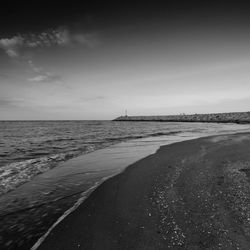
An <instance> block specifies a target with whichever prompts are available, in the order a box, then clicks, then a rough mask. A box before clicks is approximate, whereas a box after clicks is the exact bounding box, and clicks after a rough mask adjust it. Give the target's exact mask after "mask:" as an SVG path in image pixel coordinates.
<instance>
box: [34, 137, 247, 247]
mask: <svg viewBox="0 0 250 250" xmlns="http://www.w3.org/2000/svg"><path fill="white" fill-rule="evenodd" d="M245 139H246V141H245ZM230 141H233V143H232V142H231V144H230ZM202 143H203V144H204V145H203V144H202ZM223 143H224V144H225V143H229V144H230V145H231V147H233V148H235V145H236V144H237V143H238V144H239V143H241V144H246V145H248V146H249V144H250V134H249V133H238V134H232V135H219V136H210V137H204V138H198V139H194V140H188V141H184V142H181V143H174V144H170V145H167V146H162V147H160V149H159V150H158V151H157V152H156V153H155V154H153V155H150V156H147V157H146V158H143V159H141V160H139V161H138V162H135V163H134V164H132V165H130V166H128V167H127V168H126V169H125V170H124V171H123V172H122V173H120V174H118V175H115V176H114V177H112V178H110V179H108V180H107V181H105V182H104V183H102V184H101V185H99V186H98V187H97V188H96V189H95V190H94V192H92V193H91V195H90V196H89V197H88V198H87V199H86V200H85V201H84V203H82V204H81V205H80V206H79V207H78V209H76V210H75V211H74V212H73V213H71V214H69V215H68V216H67V217H66V218H65V219H64V220H63V221H62V222H61V223H60V224H58V225H57V227H55V228H54V230H52V232H51V234H49V235H48V237H47V238H46V239H45V241H44V242H43V243H42V244H41V246H40V247H38V249H54V248H56V247H59V248H60V249H75V248H77V249H117V247H118V246H119V249H127V248H126V247H125V246H130V247H131V246H132V245H131V244H132V243H133V244H135V242H134V241H133V240H132V239H130V237H128V236H129V235H130V236H131V237H132V235H133V237H134V236H135V238H137V240H138V237H139V239H141V237H142V238H143V239H144V240H146V242H147V243H146V244H149V245H150V246H151V245H152V246H154V247H155V248H150V249H164V247H166V246H168V247H169V246H171V244H172V246H174V244H173V243H176V244H177V245H176V246H178V245H179V246H185V244H187V243H185V241H184V238H182V237H181V236H180V235H179V236H180V237H179V241H178V239H177V238H178V237H177V236H176V237H177V238H176V240H177V241H176V242H171V241H170V238H168V234H166V232H165V231H166V227H165V226H166V225H165V224H164V223H161V220H163V219H164V218H163V217H164V216H165V217H166V218H167V216H166V214H165V212H166V211H164V210H166V209H165V207H166V206H167V207H170V206H171V203H170V205H169V204H166V201H167V200H169V199H172V198H171V197H168V196H169V194H168V193H167V194H165V195H166V197H163V198H162V197H161V198H159V197H160V196H157V194H156V195H153V190H152V188H153V187H155V188H156V191H155V192H156V193H157V192H158V194H159V189H162V190H161V192H160V193H161V194H162V192H163V194H164V185H163V183H162V180H158V181H155V178H156V179H157V178H158V179H161V175H162V174H163V173H164V174H165V175H168V171H169V170H168V171H167V172H166V169H164V168H163V167H162V166H160V167H159V165H161V164H165V163H166V162H167V161H169V160H168V159H166V156H164V155H165V154H166V152H167V153H168V154H169V153H170V155H172V156H171V157H172V158H173V159H171V160H170V164H171V165H172V164H173V161H180V162H179V164H180V165H181V166H182V167H180V166H179V168H178V167H175V168H171V171H170V172H171V173H172V176H168V178H169V182H170V184H171V182H172V184H171V185H170V184H169V183H168V184H169V190H168V192H170V191H171V189H172V188H173V186H174V185H176V182H178V181H180V180H179V179H180V177H181V175H182V171H184V170H183V168H184V166H185V165H186V163H185V164H184V163H183V162H182V161H183V159H186V158H187V157H186V156H188V154H189V158H190V154H191V155H192V154H194V152H193V151H192V150H193V149H192V147H196V149H197V148H198V149H199V154H200V155H196V158H197V157H198V158H204V157H205V156H204V147H205V148H206V149H207V150H208V151H209V150H210V151H211V148H213V147H215V148H217V149H218V150H222V152H224V154H226V153H227V152H225V149H224V148H223V147H224V144H223ZM246 145H245V146H246ZM191 146H192V147H191ZM209 146H210V147H209ZM211 146H213V147H211ZM201 148H203V149H202V150H203V151H202V150H201ZM241 149H242V145H241ZM223 150H224V151H223ZM212 151H213V152H212V153H213V154H216V157H219V156H218V153H217V152H216V151H215V150H212ZM232 152H233V151H232ZM232 152H231V153H232ZM240 153H241V154H242V156H243V157H245V158H247V155H246V150H245V151H244V150H243V149H242V152H240ZM206 154H207V153H205V155H206ZM180 155H181V156H182V157H181V158H180ZM184 156H185V157H184ZM183 157H184V158H183ZM216 157H215V159H216ZM229 157H230V156H229ZM191 158H192V157H191ZM198 160H199V161H200V159H198ZM198 160H197V159H195V160H194V162H192V163H193V164H196V163H197V161H198ZM210 160H211V159H210ZM171 161H172V162H171ZM150 163H151V164H153V165H155V166H156V167H155V168H152V165H150ZM159 163H160V164H159ZM191 170H192V169H191ZM196 171H198V172H199V170H198V169H196ZM207 171H208V172H209V171H210V170H209V169H207ZM209 174H211V172H209ZM152 176H154V177H152ZM142 177H143V178H142ZM191 177H192V178H194V176H191ZM220 177H221V176H220ZM224 177H225V176H224ZM224 177H223V178H224ZM142 179H143V180H142ZM215 180H216V181H217V177H216V179H215ZM219 180H220V179H219ZM210 181H212V182H213V180H210ZM220 181H221V180H220ZM180 182H184V184H185V179H183V177H182V179H181V181H180ZM126 183H130V185H128V184H126ZM157 183H158V184H157ZM156 184H157V185H156ZM182 184H183V183H182ZM189 184H191V186H192V185H193V183H189ZM213 185H217V182H216V183H213ZM184 186H185V185H184ZM229 186H230V185H229ZM180 188H182V187H180ZM117 189H118V191H116V190H117ZM149 190H150V192H149ZM165 191H166V190H165ZM183 191H184V193H185V189H183ZM226 191H227V190H226ZM118 192H119V194H118ZM128 193H129V195H128ZM170 193H171V192H170ZM139 194H140V195H139ZM145 195H146V196H147V199H145V198H143V199H142V198H141V196H145ZM171 195H173V194H171ZM175 195H176V194H175ZM179 195H180V194H179ZM186 195H187V196H188V195H189V194H186ZM157 197H158V198H157ZM135 198H136V199H135ZM148 198H150V199H148ZM196 198H197V197H196ZM157 199H158V202H157ZM152 200H153V201H154V202H153V203H152ZM215 201H216V200H215ZM215 201H213V202H215ZM176 202H177V201H176ZM178 202H179V201H178ZM178 202H177V203H178ZM197 202H198V201H197V200H194V204H191V205H195V206H196V205H197V204H196V203H197ZM216 202H217V201H216ZM216 202H215V203H216ZM121 204H122V206H121ZM127 204H128V205H127ZM152 204H161V205H160V206H158V205H152ZM189 205H190V204H189ZM201 205H202V204H201ZM203 205H204V204H203ZM179 206H181V203H180V204H179ZM195 206H194V207H195ZM125 208H126V209H125ZM203 209H205V208H203ZM145 212H147V214H145ZM182 212H183V211H182ZM206 212H207V213H209V211H206ZM135 215H136V216H135ZM215 215H216V214H212V216H215ZM179 216H180V217H181V215H180V214H179ZM114 217H115V219H114ZM166 218H165V219H166ZM132 219H133V220H132ZM148 219H150V221H151V223H148V222H147V220H148ZM152 219H153V220H152ZM179 219H180V218H178V216H177V217H176V218H175V220H179ZM229 219H231V218H229ZM114 220H115V221H114ZM249 220H250V217H249ZM169 223H170V224H171V221H169ZM212 224H213V223H212ZM236 224H237V223H236ZM176 225H177V224H176ZM177 226H178V227H179V225H177ZM185 226H187V225H185ZM213 226H216V225H213ZM238 226H239V225H236V226H235V225H233V227H238ZM241 226H242V225H241ZM243 226H244V225H243ZM216 227H217V226H216ZM184 228H185V227H184ZM65 229H66V231H65ZM146 229H147V230H146ZM79 231H80V232H79ZM172 231H173V232H176V230H172ZM177 231H178V230H177ZM184 231H185V230H184ZM97 232H98V233H97ZM149 232H150V233H149ZM119 233H121V235H122V237H121V236H120V235H119ZM131 233H132V235H131ZM101 235H106V238H103V237H104V236H101ZM197 235H199V234H198V233H197ZM197 235H196V236H197ZM174 236H175V235H174ZM208 236H209V235H208ZM243 236H244V237H245V235H243ZM243 236H242V235H241V237H243ZM65 237H67V242H64V240H63V243H61V242H60V240H59V239H64V238H65ZM133 237H132V238H133ZM164 237H165V238H164ZM209 237H210V236H209ZM209 237H208V240H205V243H204V240H202V243H199V244H210V245H211V244H212V245H213V244H215V243H214V242H216V244H219V243H220V244H221V240H224V241H227V244H234V246H236V245H235V244H236V243H235V242H236V241H237V239H234V240H232V239H231V238H232V235H231V236H230V237H231V238H230V237H229V238H230V241H229V240H228V239H221V238H218V237H217V238H216V235H213V237H215V238H216V240H217V241H214V240H209V239H210V238H209ZM122 238H124V239H123V240H122ZM191 238H192V237H191ZM234 238H235V237H234ZM245 238H246V237H245ZM149 239H150V240H149ZM181 239H182V240H181ZM207 241H208V243H206V242H207ZM76 242H78V243H77V244H78V245H77V247H76V245H75V244H76ZM86 242H87V243H86ZM139 242H140V244H144V243H142V242H141V241H139ZM178 242H179V243H178ZM197 242H198V241H197ZM197 242H196V243H197ZM224 243H225V242H224ZM248 243H249V242H248V241H247V240H245V241H244V244H245V245H247V246H249V244H248ZM103 244H104V245H103ZM159 244H160V245H159ZM189 244H190V243H189ZM192 244H193V243H192ZM197 244H198V243H197ZM199 244H198V245H199ZM237 244H238V243H237ZM137 245H138V244H137ZM147 246H148V245H147ZM147 246H146V245H144V247H147ZM193 246H194V244H193ZM217 246H219V245H217ZM230 246H232V245H230ZM35 249H36V248H35ZM133 249H142V248H140V246H139V245H138V248H133ZM143 249H144V248H143ZM145 249H146V248H145ZM194 249H196V248H194ZM240 249H241V248H240ZM242 249H245V248H242Z"/></svg>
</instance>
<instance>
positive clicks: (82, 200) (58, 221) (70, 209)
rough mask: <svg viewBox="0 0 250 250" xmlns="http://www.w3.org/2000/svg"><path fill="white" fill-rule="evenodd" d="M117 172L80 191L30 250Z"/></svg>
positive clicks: (36, 246) (36, 247)
mask: <svg viewBox="0 0 250 250" xmlns="http://www.w3.org/2000/svg"><path fill="white" fill-rule="evenodd" d="M119 173H120V172H119ZM119 173H116V174H113V175H110V176H107V177H103V178H102V179H101V181H99V182H96V183H95V185H94V186H92V187H91V188H89V189H87V190H86V191H84V192H83V193H82V197H81V198H79V199H78V200H77V201H76V203H75V204H74V205H73V206H72V207H71V208H69V209H68V210H66V211H65V212H64V214H63V215H62V216H60V217H59V218H58V219H57V221H56V222H55V223H54V224H53V225H52V226H51V227H50V228H49V230H48V231H47V232H46V233H45V234H44V235H43V236H42V237H40V238H39V239H38V240H37V242H36V243H35V244H34V245H33V246H32V247H31V249H30V250H36V249H38V247H39V246H40V245H41V244H42V243H43V242H44V240H45V239H46V238H47V237H48V235H49V234H50V233H51V231H52V230H53V229H54V228H55V227H56V226H57V225H58V224H59V223H60V222H61V221H62V220H63V219H65V218H66V217H67V216H68V215H69V214H71V213H72V212H73V211H75V210H76V209H77V208H78V207H79V206H80V205H81V204H82V203H83V202H84V201H85V200H86V199H87V198H88V197H89V196H90V194H91V193H92V192H93V191H94V190H95V189H96V188H97V187H99V186H100V185H101V184H102V183H103V182H104V181H106V180H108V179H110V178H112V177H113V176H115V175H118V174H119Z"/></svg>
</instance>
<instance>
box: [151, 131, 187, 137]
mask: <svg viewBox="0 0 250 250" xmlns="http://www.w3.org/2000/svg"><path fill="white" fill-rule="evenodd" d="M179 133H182V131H172V132H158V133H153V134H150V135H149V136H163V135H175V134H179Z"/></svg>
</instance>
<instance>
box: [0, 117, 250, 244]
mask: <svg viewBox="0 0 250 250" xmlns="http://www.w3.org/2000/svg"><path fill="white" fill-rule="evenodd" d="M249 131H250V125H249V124H226V123H224V124H223V123H221V124H219V123H175V122H119V121H0V211H1V212H0V220H1V219H2V224H1V223H0V226H1V229H0V248H1V249H17V248H20V249H21V248H22V247H23V246H25V247H27V246H28V245H29V246H31V245H32V244H33V243H34V242H35V240H37V239H38V238H39V237H40V236H41V235H43V234H44V233H46V231H47V230H48V229H49V227H50V226H51V225H52V224H53V223H54V222H55V221H53V220H55V219H56V218H58V217H59V216H61V215H62V214H63V212H64V210H65V209H69V208H70V207H71V206H73V204H74V203H75V202H76V201H77V200H79V197H80V196H79V195H78V196H77V195H76V196H72V195H69V194H70V193H72V192H75V194H79V193H80V191H81V192H82V191H85V190H84V189H83V187H84V188H85V186H86V188H85V189H87V188H88V189H91V188H92V187H93V186H94V185H95V184H96V182H93V184H92V182H91V180H90V178H93V176H91V175H90V174H89V173H90V171H89V170H88V173H87V172H86V173H87V174H85V175H84V178H81V176H80V175H79V173H78V175H75V176H78V177H77V178H76V177H74V178H75V179H73V180H72V179H71V184H70V185H68V184H67V180H66V179H65V181H64V184H63V186H64V189H63V191H61V190H62V189H60V188H58V186H59V185H57V188H56V189H55V183H53V182H56V181H57V179H56V178H54V179H52V181H51V176H53V173H54V176H56V175H57V172H55V170H57V169H59V168H60V166H62V164H65V163H67V162H68V161H70V160H72V159H74V158H75V159H78V158H79V157H82V158H81V159H84V157H85V155H86V159H87V156H88V155H93V156H94V158H95V154H96V153H95V152H97V151H98V152H99V155H100V154H101V153H102V152H104V153H105V152H107V149H109V150H110V152H112V151H114V150H115V149H117V148H119V145H123V147H129V146H131V145H133V147H134V148H133V154H135V155H136V152H137V149H138V157H139V146H137V145H140V146H141V145H143V148H146V146H147V145H152V143H153V144H154V150H156V149H157V148H158V147H160V146H161V145H163V144H170V143H174V142H179V141H183V140H187V139H193V138H197V137H204V136H210V135H219V134H229V133H239V132H249ZM139 142H140V143H139ZM142 142H143V144H142ZM116 145H117V146H116ZM104 149H106V151H102V150H104ZM96 155H97V154H96ZM121 155H123V154H121ZM119 157H120V156H119ZM122 157H123V156H122ZM120 158H121V157H120ZM125 158H126V157H125V154H124V159H125ZM119 160H121V159H119ZM125 162H126V159H125ZM96 164H99V165H100V164H102V162H101V161H99V162H98V163H96ZM103 164H104V163H103ZM106 164H107V163H106ZM92 165H93V157H92ZM65 169H66V168H65ZM53 171H54V172H53ZM60 171H61V172H62V171H64V170H63V168H61V169H60ZM67 171H69V169H67ZM74 171H75V170H74ZM98 171H99V172H100V173H99V175H98V178H101V177H102V172H101V171H103V169H102V168H100V170H98V169H97V170H96V169H95V174H96V172H98ZM61 172H60V174H61ZM50 173H51V174H50ZM74 174H75V173H74ZM48 176H49V177H50V182H49V181H47V180H48ZM68 176H70V175H68ZM71 176H73V174H72V173H71ZM39 177H40V179H39ZM42 177H43V178H42ZM36 179H38V180H39V181H37V182H36ZM41 180H42V181H41ZM44 180H45V181H44ZM46 181H47V182H46ZM41 182H43V183H42V184H41ZM72 182H78V183H74V184H75V186H76V185H78V187H77V188H78V189H74V190H73V188H71V187H72ZM29 183H31V184H30V185H29ZM37 183H38V184H37ZM44 183H46V185H45V184H44ZM48 183H50V184H48ZM42 185H43V186H42ZM60 185H62V184H61V183H60ZM41 186H42V188H43V189H41ZM45 186H46V192H45ZM36 187H37V190H39V192H40V193H42V194H43V196H42V198H41V195H39V196H38V195H37V193H38V191H36ZM53 188H54V189H53ZM50 189H51V190H50ZM52 189H53V190H52ZM82 189H83V190H82ZM55 190H56V191H55ZM65 190H67V192H66V191H65ZM79 190H80V191H79ZM52 191H53V192H52ZM31 194H32V195H31ZM52 196H53V197H52ZM55 197H70V199H67V202H66V201H65V200H63V198H60V201H57V200H56V202H54V203H53V205H51V199H52V198H53V199H54V200H53V201H55ZM62 201H63V202H62ZM43 204H46V206H42V205H43ZM48 204H49V205H48ZM26 208H27V209H26ZM45 211H46V212H45ZM32 213H33V215H32ZM40 215H42V216H40ZM32 216H33V217H32ZM39 216H40V217H39ZM31 218H33V219H31ZM7 231H8V233H6V232H7ZM18 235H19V236H18ZM27 249H28V248H27Z"/></svg>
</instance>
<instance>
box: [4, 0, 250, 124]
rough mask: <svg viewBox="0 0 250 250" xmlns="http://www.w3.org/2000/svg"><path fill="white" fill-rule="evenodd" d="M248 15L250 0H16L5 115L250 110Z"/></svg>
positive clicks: (8, 29) (7, 27)
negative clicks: (57, 0)
mask: <svg viewBox="0 0 250 250" xmlns="http://www.w3.org/2000/svg"><path fill="white" fill-rule="evenodd" d="M121 2H122V3H121ZM249 13H250V7H249V5H248V2H247V1H201V0H200V1H188V0H186V1H179V0H171V1H170V0H166V1H161V2H160V1H137V2H136V1H133V2H132V1H118V0H117V1H113V2H112V1H81V4H80V3H76V1H74V2H73V1H68V2H66V3H64V1H61V2H56V1H53V3H52V1H50V2H46V1H33V3H31V2H25V3H23V2H21V1H19V3H18V4H16V3H14V2H9V3H8V6H7V5H5V6H1V15H0V119H2V120H3V119H111V118H113V117H115V116H117V115H120V114H121V113H123V111H124V109H128V110H129V114H131V115H140V114H144V115H146V114H148V115H150V114H169V113H171V114H175V113H182V112H186V113H199V112H225V111H245V110H248V109H249V106H250V84H249V81H250V76H249V72H250V17H249Z"/></svg>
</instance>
